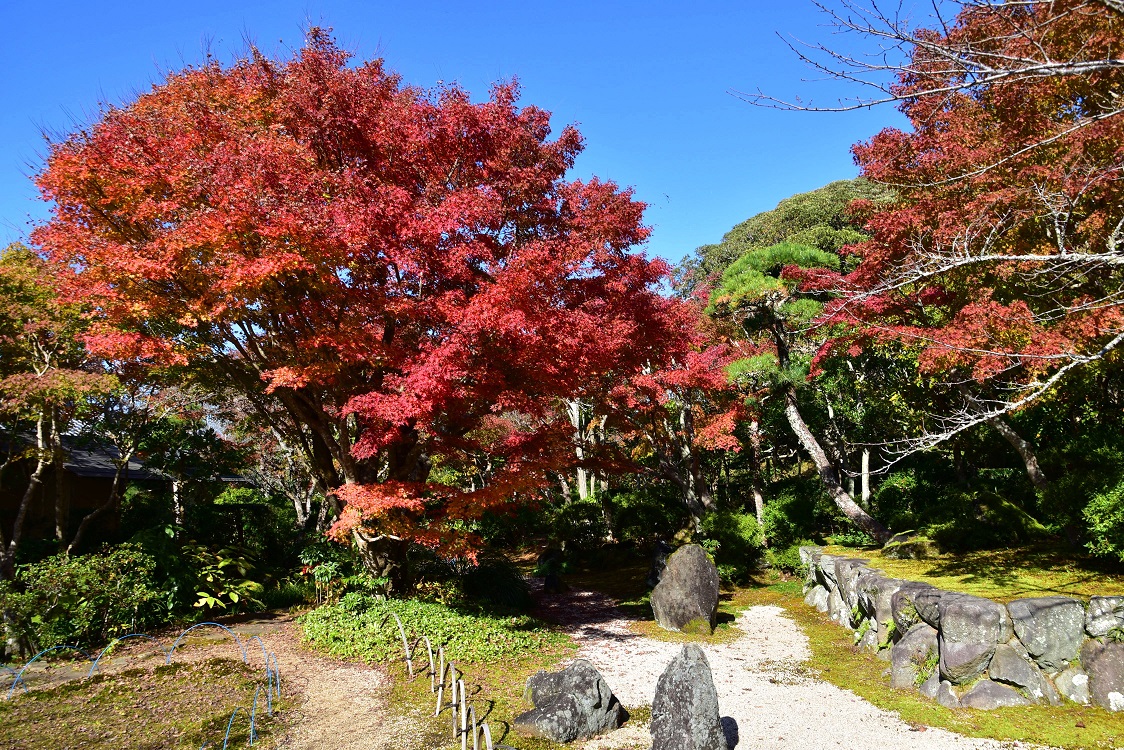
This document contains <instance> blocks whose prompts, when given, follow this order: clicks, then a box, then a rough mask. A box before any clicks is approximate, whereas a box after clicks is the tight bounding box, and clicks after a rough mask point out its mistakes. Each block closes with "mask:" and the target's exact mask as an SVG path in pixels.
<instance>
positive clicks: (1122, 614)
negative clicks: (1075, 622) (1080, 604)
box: [1085, 596, 1124, 638]
mask: <svg viewBox="0 0 1124 750" xmlns="http://www.w3.org/2000/svg"><path fill="white" fill-rule="evenodd" d="M1114 628H1124V596H1094V597H1092V598H1090V599H1089V608H1088V609H1087V610H1085V632H1086V633H1088V634H1089V635H1091V636H1093V637H1094V638H1102V637H1104V636H1106V635H1108V631H1110V630H1112V629H1114Z"/></svg>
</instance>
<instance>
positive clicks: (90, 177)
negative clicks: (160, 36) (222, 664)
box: [34, 29, 680, 544]
mask: <svg viewBox="0 0 1124 750" xmlns="http://www.w3.org/2000/svg"><path fill="white" fill-rule="evenodd" d="M518 95H519V91H518V88H517V87H516V85H515V84H511V83H507V84H498V85H496V86H495V87H494V88H493V90H492V92H491V96H490V97H489V98H488V99H487V100H486V101H483V102H478V103H477V102H473V101H472V100H471V99H470V97H469V95H468V94H467V93H466V92H464V91H462V90H461V89H459V88H457V87H456V86H446V87H442V88H439V89H437V90H434V91H422V90H419V89H416V88H413V87H410V86H407V85H404V84H403V83H402V81H401V80H400V79H399V77H398V76H397V75H395V74H393V73H391V72H389V71H387V70H386V69H385V68H384V66H383V64H382V62H381V61H373V62H367V63H363V64H360V65H357V66H353V65H351V64H350V61H349V60H348V56H347V55H346V54H345V53H344V52H342V51H341V50H339V49H338V48H337V47H336V46H335V44H334V42H333V41H332V39H331V38H330V37H329V36H328V35H327V34H326V33H325V32H323V31H321V30H316V29H314V30H313V31H312V32H311V33H310V34H309V38H308V43H307V45H306V46H305V47H304V49H302V50H300V52H299V53H298V54H297V55H296V56H295V57H293V58H292V59H291V60H288V61H282V62H278V61H274V60H270V59H267V58H265V57H263V56H262V55H260V54H258V53H257V52H253V53H252V54H250V55H249V56H247V57H246V58H245V59H241V60H239V61H237V62H236V63H235V64H233V65H231V66H229V67H223V66H221V65H219V64H217V63H207V64H205V65H202V66H200V67H195V68H189V69H187V70H184V71H182V72H178V73H174V74H171V75H169V76H168V78H167V79H166V80H165V81H163V82H162V83H160V84H158V85H156V86H155V87H154V88H153V89H152V90H151V91H150V92H148V93H146V94H144V95H142V96H140V97H138V98H137V99H136V100H135V101H134V102H132V103H131V104H128V105H127V106H124V107H121V108H111V109H108V110H107V111H105V112H104V114H103V115H102V116H101V117H100V119H99V120H98V121H97V122H95V123H94V124H93V125H91V126H90V127H89V128H88V129H86V130H84V131H82V132H80V133H77V134H75V135H73V136H71V137H70V138H68V139H66V140H64V141H62V142H60V143H56V144H54V145H53V146H52V147H51V151H50V156H49V160H48V164H47V167H46V169H45V170H44V172H43V173H42V174H41V175H40V176H39V179H38V182H39V186H40V188H41V190H42V193H43V196H44V198H46V199H48V200H52V201H54V203H55V206H54V209H53V211H54V213H53V218H52V219H51V221H50V222H49V223H47V224H46V225H44V226H42V227H40V228H39V229H38V230H37V231H36V232H35V234H34V241H35V243H36V244H37V245H39V246H40V247H42V248H44V249H45V250H46V251H47V252H49V254H50V257H51V258H52V259H53V261H54V262H55V263H56V264H58V266H59V267H60V268H65V269H68V272H67V273H68V277H67V278H66V280H65V289H66V292H67V294H68V295H69V296H70V297H71V298H73V299H81V300H83V301H85V302H87V303H88V304H90V305H92V306H93V308H94V309H95V310H96V313H97V314H96V318H95V320H94V321H93V323H92V327H91V329H90V334H89V336H88V339H87V341H88V345H89V346H90V347H91V349H93V350H94V351H97V352H99V353H102V354H107V355H112V356H115V357H122V356H126V355H127V356H130V357H133V358H135V359H138V360H142V361H146V362H150V363H154V364H160V365H172V366H179V367H183V368H185V369H186V371H187V372H189V373H191V374H192V376H193V377H194V378H195V379H196V380H198V381H200V382H210V383H212V384H216V383H219V384H221V385H222V386H223V387H228V388H230V387H232V388H234V389H235V390H237V391H238V392H240V393H242V394H244V395H245V396H247V397H248V399H249V402H250V403H251V404H252V405H253V408H255V409H256V410H257V412H258V414H259V415H260V416H261V418H262V419H264V420H268V422H269V424H270V426H271V429H274V430H276V431H277V432H278V433H279V434H281V435H283V436H284V437H285V439H286V440H287V441H288V442H289V443H290V444H292V445H296V446H300V448H301V450H302V451H303V452H304V454H305V456H306V457H307V460H308V462H309V464H310V466H311V467H312V469H313V471H314V473H315V476H316V477H317V480H318V482H319V483H320V485H321V487H322V489H324V490H325V491H328V490H335V497H337V498H338V500H339V501H340V502H341V503H342V505H343V506H344V507H343V508H342V515H341V516H340V520H339V522H338V523H337V526H336V532H337V534H346V533H347V532H349V531H350V530H352V529H356V528H359V527H364V528H366V529H367V530H368V531H371V532H372V533H375V532H378V533H391V534H397V535H403V536H411V537H414V538H416V539H419V540H421V541H424V542H427V543H430V544H438V543H440V542H441V541H443V540H447V539H449V538H450V534H449V529H450V526H449V524H448V523H447V522H448V521H451V520H456V519H466V518H468V519H470V518H473V517H476V516H477V515H479V513H480V512H481V511H482V510H483V509H486V508H489V507H495V506H497V505H499V504H502V503H505V502H508V501H509V500H510V499H511V498H512V497H513V496H520V495H522V496H526V495H527V494H528V493H533V492H534V491H535V490H536V488H538V487H540V486H542V484H543V483H544V482H545V481H546V472H547V470H549V469H551V468H553V467H557V466H558V465H560V462H564V461H565V460H567V458H566V457H567V456H569V455H570V454H571V453H572V450H571V449H570V448H569V445H568V438H567V436H566V430H565V429H564V427H563V426H562V425H560V424H559V420H558V418H557V414H558V410H557V400H558V399H559V398H561V397H564V396H575V395H577V396H580V395H581V394H582V393H584V392H587V391H598V392H603V391H604V390H605V383H606V381H609V380H614V379H616V378H619V377H622V376H625V377H627V376H630V375H631V374H633V373H635V372H638V371H639V370H640V369H641V368H642V367H643V366H645V365H646V364H647V363H657V364H658V363H660V362H662V361H664V359H665V357H666V356H667V355H665V354H664V351H665V349H668V348H670V345H671V344H672V343H673V342H675V341H676V340H677V339H678V337H679V333H678V330H677V325H678V324H679V322H680V321H679V318H678V317H677V316H676V315H675V314H672V312H671V311H672V308H674V306H675V305H676V304H678V303H675V302H673V301H670V300H667V299H665V298H663V297H661V296H660V295H659V294H657V292H656V285H657V284H658V283H659V282H660V281H661V279H663V278H664V277H665V275H666V273H667V269H666V267H665V266H664V264H663V263H661V262H659V261H651V260H648V259H646V258H645V257H644V256H643V255H642V254H638V253H635V252H633V251H632V250H631V249H632V248H633V247H634V246H635V245H636V244H637V243H640V242H642V241H643V240H644V239H645V238H646V236H647V234H648V230H647V229H646V228H645V227H644V226H643V224H642V223H641V214H642V211H643V208H644V206H643V204H641V203H639V202H637V201H636V200H634V199H633V198H632V196H631V194H630V192H629V191H628V190H622V189H620V188H618V187H617V186H616V185H614V184H613V183H611V182H605V181H601V180H597V179H593V180H590V181H588V182H582V181H568V180H566V179H565V173H566V171H567V169H568V168H569V167H570V166H571V165H572V164H573V161H574V158H575V156H576V155H577V154H578V153H579V151H580V150H581V147H582V140H581V136H580V135H579V133H578V132H577V130H575V129H574V128H572V127H566V128H564V129H562V131H561V132H560V133H559V134H558V136H557V137H556V138H554V139H553V140H552V139H550V133H551V128H550V125H549V114H548V113H547V112H545V111H543V110H541V109H538V108H536V107H533V106H526V107H522V108H520V107H519V106H517V104H516V100H517V98H518ZM482 458H486V459H487V460H486V461H482ZM482 463H484V464H486V465H487V467H488V468H487V469H486V470H485V469H474V468H473V467H478V466H480V465H481V464H482ZM441 466H443V467H456V468H457V469H458V470H459V471H460V472H461V474H462V475H463V474H464V473H466V472H468V473H471V472H472V471H478V473H479V476H478V477H477V479H478V480H479V481H475V482H473V483H472V489H466V488H465V487H463V486H453V485H451V484H442V483H434V482H431V481H429V477H430V473H431V469H433V468H434V467H441Z"/></svg>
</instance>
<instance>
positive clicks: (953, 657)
mask: <svg viewBox="0 0 1124 750" xmlns="http://www.w3.org/2000/svg"><path fill="white" fill-rule="evenodd" d="M800 559H801V560H802V561H803V562H804V564H805V565H806V566H807V568H808V576H807V579H806V581H805V583H804V591H805V597H804V601H805V603H807V604H808V605H809V606H813V607H815V608H816V609H818V610H819V611H821V612H826V613H827V614H828V615H829V616H830V617H831V619H832V620H834V621H835V622H837V623H839V624H840V625H843V626H844V627H846V628H848V629H850V630H852V631H853V632H854V633H855V642H856V643H857V644H858V645H860V646H862V647H864V648H868V649H870V650H872V651H876V652H877V653H878V655H879V657H880V658H883V659H886V660H887V661H889V662H890V668H889V669H888V670H887V673H888V675H889V677H890V683H891V685H892V686H893V687H895V688H899V689H913V690H918V691H919V692H920V693H921V694H922V695H924V696H925V697H927V698H930V699H933V700H936V701H938V702H939V703H941V704H942V705H944V706H948V707H950V708H954V707H966V708H981V709H991V708H998V707H1000V706H1018V705H1029V704H1032V703H1041V702H1047V703H1050V704H1051V705H1059V704H1060V703H1062V701H1063V700H1069V701H1073V702H1076V703H1081V704H1089V703H1090V702H1093V703H1096V704H1098V705H1100V706H1103V707H1104V708H1107V709H1108V710H1110V711H1124V640H1122V639H1124V596H1094V597H1092V598H1091V599H1090V600H1089V601H1088V602H1085V601H1082V600H1080V599H1073V598H1070V597H1065V596H1046V597H1036V598H1030V599H1016V600H1015V601H1012V602H1010V603H1009V604H1007V605H1006V606H1004V605H1003V604H1000V603H998V602H994V601H992V600H990V599H983V598H981V597H977V596H970V595H968V594H961V593H957V592H952V591H944V590H942V589H938V588H936V587H935V586H931V585H929V584H927V583H921V582H917V581H903V580H900V579H897V578H889V577H887V576H886V575H885V574H884V573H883V572H882V571H880V570H876V569H874V568H870V567H867V566H866V563H867V562H869V561H868V560H862V559H856V558H849V557H839V556H835V555H828V554H825V553H824V552H823V550H821V549H820V548H819V547H801V548H800Z"/></svg>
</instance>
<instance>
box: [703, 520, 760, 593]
mask: <svg viewBox="0 0 1124 750" xmlns="http://www.w3.org/2000/svg"><path fill="white" fill-rule="evenodd" d="M700 530H701V532H702V539H701V540H700V541H701V543H702V545H703V547H704V548H706V550H707V551H708V552H710V553H711V555H713V556H714V561H715V565H716V567H717V568H718V574H719V576H720V577H722V578H723V579H724V580H727V581H731V582H734V583H743V582H745V581H746V580H747V579H748V578H749V575H750V573H751V572H752V571H753V569H754V568H756V567H757V564H758V563H759V562H760V561H761V557H762V554H763V550H764V544H763V541H764V540H763V539H762V536H761V527H760V526H758V525H757V518H756V517H755V516H754V515H753V514H752V513H736V512H732V511H715V512H712V513H709V514H707V516H706V517H705V518H703V521H702V528H701V529H700Z"/></svg>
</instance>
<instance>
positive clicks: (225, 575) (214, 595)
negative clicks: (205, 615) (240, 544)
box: [185, 545, 265, 609]
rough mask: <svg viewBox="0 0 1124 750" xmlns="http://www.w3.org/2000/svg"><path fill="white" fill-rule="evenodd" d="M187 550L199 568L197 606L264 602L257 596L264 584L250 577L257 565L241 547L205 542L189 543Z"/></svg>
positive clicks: (203, 607) (239, 605) (232, 607)
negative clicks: (210, 545) (218, 546)
mask: <svg viewBox="0 0 1124 750" xmlns="http://www.w3.org/2000/svg"><path fill="white" fill-rule="evenodd" d="M185 551H186V552H187V554H188V557H189V559H190V560H191V561H192V563H193V564H194V566H195V569H196V570H197V571H198V584H197V585H198V590H197V591H196V595H197V596H198V597H199V598H198V599H197V600H196V602H195V604H194V606H195V607H198V608H201V609H227V608H231V609H238V608H240V607H241V606H243V605H256V606H262V604H261V601H260V600H259V599H258V598H257V597H258V596H260V595H261V593H262V592H263V591H264V590H265V589H264V587H263V586H262V585H261V584H260V583H258V582H257V581H254V580H252V579H250V578H249V575H250V572H251V571H252V570H253V569H254V565H253V563H251V562H250V561H249V560H248V559H247V558H246V557H245V556H244V555H242V554H240V553H239V551H238V550H234V549H229V548H228V549H222V550H218V551H214V550H211V549H208V548H207V547H204V546H202V545H187V546H186V547H185Z"/></svg>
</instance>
